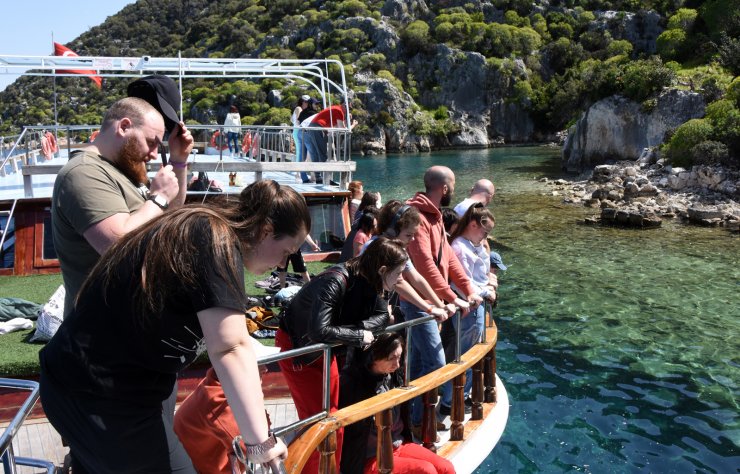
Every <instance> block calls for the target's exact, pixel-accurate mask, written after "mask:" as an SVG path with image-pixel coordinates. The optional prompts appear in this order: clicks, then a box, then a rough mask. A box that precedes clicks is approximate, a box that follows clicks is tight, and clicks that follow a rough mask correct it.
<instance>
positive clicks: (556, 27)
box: [547, 23, 573, 39]
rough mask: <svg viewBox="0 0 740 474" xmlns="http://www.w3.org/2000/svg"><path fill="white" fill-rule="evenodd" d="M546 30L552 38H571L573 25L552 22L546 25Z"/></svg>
mask: <svg viewBox="0 0 740 474" xmlns="http://www.w3.org/2000/svg"><path fill="white" fill-rule="evenodd" d="M547 30H548V31H549V32H550V34H551V35H552V37H553V39H558V38H568V39H571V38H573V27H572V26H570V25H569V24H568V23H552V24H550V26H548V28H547Z"/></svg>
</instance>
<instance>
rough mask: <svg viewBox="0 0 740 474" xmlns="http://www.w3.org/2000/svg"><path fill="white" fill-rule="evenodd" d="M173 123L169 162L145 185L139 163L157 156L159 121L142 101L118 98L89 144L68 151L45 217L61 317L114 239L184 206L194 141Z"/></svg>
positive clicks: (162, 122)
mask: <svg viewBox="0 0 740 474" xmlns="http://www.w3.org/2000/svg"><path fill="white" fill-rule="evenodd" d="M175 117H177V116H176V115H175ZM176 124H177V125H180V129H181V131H180V132H179V133H177V134H175V133H173V134H171V138H170V141H169V146H170V153H171V159H170V165H168V166H163V167H162V168H161V169H160V170H159V171H158V172H157V174H156V175H155V176H154V178H152V180H151V182H150V181H149V179H148V176H147V171H146V163H147V162H148V161H150V160H153V159H156V158H157V151H158V149H159V147H160V145H161V144H162V140H163V138H164V133H165V119H164V118H163V115H162V113H161V112H160V111H158V110H157V109H156V108H154V107H153V106H152V105H150V103H149V102H147V101H146V100H143V99H139V98H134V97H129V98H126V99H121V100H119V101H118V102H116V103H114V104H113V105H112V106H111V108H110V109H109V110H108V112H107V113H106V115H105V117H104V118H103V123H102V125H101V128H100V133H99V134H98V136H97V137H96V138H95V141H94V142H93V143H92V144H91V145H90V146H88V147H86V148H84V149H82V150H78V151H75V152H73V153H72V154H71V156H70V159H69V161H68V162H67V164H66V165H64V167H63V168H62V170H61V171H60V172H59V174H58V175H57V178H56V181H55V183H54V191H53V194H52V206H51V216H52V229H53V237H54V247H55V249H56V252H57V255H58V256H59V263H60V265H61V269H62V277H63V279H64V286H65V290H66V297H65V301H64V315H65V316H66V315H67V314H69V312H70V311H71V309H72V307H73V305H74V300H75V297H76V296H77V292H78V291H79V289H80V287H81V286H82V283H83V281H84V280H85V278H86V277H87V275H88V274H89V273H90V270H92V267H93V266H94V265H95V263H97V261H98V258H99V257H100V255H101V254H103V253H104V252H105V251H106V250H107V249H108V248H109V247H110V246H112V245H113V244H114V243H115V242H116V241H117V240H118V239H119V238H120V237H121V236H123V235H125V234H126V233H128V232H130V231H131V230H133V229H135V228H136V227H138V226H140V225H142V224H144V223H145V222H147V221H149V220H150V219H153V218H154V217H156V216H159V215H161V214H162V213H163V212H164V211H165V210H166V209H167V208H168V207H173V208H174V207H179V206H181V205H182V204H183V203H184V202H185V191H186V186H185V180H186V174H187V168H186V167H187V157H188V155H189V154H190V151H191V150H192V147H193V137H192V135H191V134H190V132H189V131H187V129H185V127H184V124H183V123H182V122H179V123H176ZM147 184H148V186H147Z"/></svg>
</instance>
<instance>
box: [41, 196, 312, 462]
mask: <svg viewBox="0 0 740 474" xmlns="http://www.w3.org/2000/svg"><path fill="white" fill-rule="evenodd" d="M310 226H311V218H310V215H309V213H308V208H307V206H306V202H305V200H304V199H303V197H302V196H300V195H299V194H298V193H297V192H295V191H294V190H292V189H290V188H288V187H283V186H280V185H279V184H277V183H276V182H274V181H259V182H256V183H253V184H252V185H250V186H248V187H247V188H245V189H244V190H243V191H242V193H241V195H240V197H239V199H238V200H237V201H234V202H232V203H229V202H226V203H220V205H218V206H186V207H183V208H180V209H177V210H175V211H173V212H171V213H168V214H165V215H163V216H162V217H160V218H158V219H154V220H152V221H150V222H148V223H147V224H145V225H143V226H142V227H140V228H138V229H136V230H134V231H132V232H131V233H129V234H127V235H126V236H125V237H123V238H122V239H121V240H119V241H118V242H117V243H116V244H115V245H114V246H113V247H111V248H110V249H109V250H108V251H107V252H106V253H105V254H104V255H103V256H102V257H101V259H100V261H99V262H98V264H97V265H96V266H95V268H94V269H93V270H92V273H91V274H90V276H89V278H88V279H87V280H86V281H85V283H84V285H83V287H82V289H81V290H80V292H79V294H78V297H77V300H76V302H75V306H74V310H73V311H72V313H71V314H70V315H69V316H68V317H67V318H66V319H65V321H64V323H63V324H62V325H61V326H60V328H59V330H58V331H57V333H56V335H55V336H54V338H52V340H51V341H50V342H49V343H48V344H47V346H46V347H44V349H42V350H41V353H40V359H41V398H42V401H43V405H44V411H45V412H46V415H47V416H48V418H49V421H50V422H51V423H52V425H53V426H54V427H55V428H56V429H57V431H58V432H59V433H60V434H61V435H62V436H63V437H64V438H65V439H66V440H67V441H68V443H69V445H70V447H71V450H72V452H73V469H74V471H75V472H95V473H106V472H142V473H144V472H146V473H164V472H180V473H190V472H194V469H193V467H192V464H191V463H190V460H189V459H188V457H187V455H186V454H185V452H184V449H183V448H182V445H181V444H180V443H179V441H177V437H176V436H175V434H174V432H173V429H172V425H171V423H169V422H168V421H167V420H166V419H165V417H163V416H162V401H163V400H164V399H166V398H167V397H168V396H169V395H170V393H171V391H172V388H173V386H174V384H175V380H176V376H177V373H178V372H180V371H181V370H182V369H183V368H185V367H186V366H187V365H189V364H190V363H191V362H193V360H195V358H196V357H197V356H198V354H200V353H201V352H202V351H203V350H207V351H208V355H209V358H210V360H211V363H212V364H213V366H214V368H215V370H216V373H217V374H218V377H219V379H220V381H221V383H222V385H223V389H224V392H225V393H226V397H227V398H228V400H229V405H230V406H231V408H232V410H233V412H234V416H235V418H236V420H237V423H238V425H239V428H240V431H241V434H242V436H243V438H244V442H245V444H246V445H247V456H248V458H249V460H250V461H252V462H255V463H264V464H268V463H269V464H272V465H273V466H274V467H275V468H277V465H276V463H277V461H278V460H279V459H282V458H284V457H285V455H286V453H287V449H286V447H285V445H284V444H283V443H282V441H280V440H279V439H276V438H275V437H274V436H273V435H272V434H270V433H269V432H268V427H267V421H266V419H265V412H264V403H263V397H262V390H261V389H260V382H259V374H258V370H257V364H256V358H255V355H254V351H253V348H252V346H251V343H250V339H249V335H248V333H247V329H246V325H245V324H244V308H245V307H246V303H247V299H246V294H245V292H244V273H243V272H244V268H246V269H247V270H248V271H250V272H252V273H255V274H259V273H263V272H265V271H267V270H269V269H270V268H272V267H274V266H275V265H277V264H279V263H281V262H283V261H285V258H286V257H287V255H289V254H290V253H292V252H294V251H295V250H296V249H297V248H298V246H300V244H301V243H302V242H303V239H304V238H305V236H306V233H307V232H308V230H309V229H310Z"/></svg>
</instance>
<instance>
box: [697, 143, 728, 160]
mask: <svg viewBox="0 0 740 474" xmlns="http://www.w3.org/2000/svg"><path fill="white" fill-rule="evenodd" d="M691 158H692V160H693V163H694V164H695V165H728V164H730V152H729V150H728V149H727V145H725V144H724V143H722V142H716V141H713V140H705V141H703V142H701V143H698V144H696V145H694V147H693V148H692V149H691Z"/></svg>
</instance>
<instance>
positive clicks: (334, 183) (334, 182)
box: [329, 179, 339, 186]
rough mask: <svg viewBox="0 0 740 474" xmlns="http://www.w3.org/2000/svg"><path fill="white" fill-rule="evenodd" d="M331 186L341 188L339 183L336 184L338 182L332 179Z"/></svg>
mask: <svg viewBox="0 0 740 474" xmlns="http://www.w3.org/2000/svg"><path fill="white" fill-rule="evenodd" d="M329 184H331V185H332V186H339V183H337V182H336V181H334V180H333V179H330V180H329Z"/></svg>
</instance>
